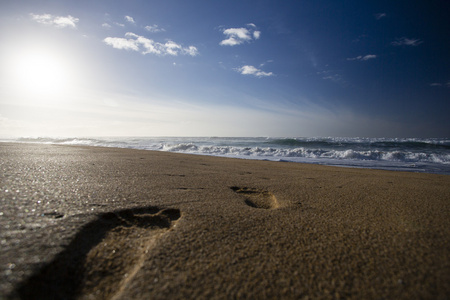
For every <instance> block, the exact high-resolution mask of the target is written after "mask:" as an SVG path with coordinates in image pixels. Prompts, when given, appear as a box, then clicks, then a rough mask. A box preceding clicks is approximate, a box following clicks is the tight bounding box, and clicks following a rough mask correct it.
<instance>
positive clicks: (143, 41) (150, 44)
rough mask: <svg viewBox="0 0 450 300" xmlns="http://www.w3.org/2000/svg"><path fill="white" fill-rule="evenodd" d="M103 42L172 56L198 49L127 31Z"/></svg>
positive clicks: (193, 53) (113, 45) (190, 52)
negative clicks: (157, 40) (121, 36)
mask: <svg viewBox="0 0 450 300" xmlns="http://www.w3.org/2000/svg"><path fill="white" fill-rule="evenodd" d="M103 42H104V43H105V44H107V45H109V46H112V47H113V48H116V49H121V50H133V51H137V52H141V53H142V54H156V55H173V56H177V55H178V54H182V55H190V56H196V55H198V50H197V48H196V47H194V46H188V47H183V46H181V45H179V44H177V43H175V42H174V41H170V40H169V41H167V42H165V43H159V42H155V41H154V40H151V39H148V38H146V37H144V36H140V35H137V34H135V33H132V32H127V33H126V34H125V38H118V37H107V38H105V39H104V40H103Z"/></svg>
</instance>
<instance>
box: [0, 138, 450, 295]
mask: <svg viewBox="0 0 450 300" xmlns="http://www.w3.org/2000/svg"><path fill="white" fill-rule="evenodd" d="M0 157H1V160H0V168H1V175H0V176H1V183H0V195H1V197H0V199H1V201H2V205H1V211H0V228H1V229H0V230H1V235H0V238H1V250H0V251H1V253H0V257H1V258H0V263H1V264H0V267H1V269H0V271H1V277H0V278H1V279H0V280H1V285H0V298H6V299H8V298H10V299H168V298H170V299H249V298H250V299H380V298H384V299H448V298H449V295H450V176H449V175H438V174H427V173H413V172H394V171H385V170H369V169H361V168H344V167H330V166H321V165H313V164H301V163H292V162H273V161H257V160H243V159H233V158H223V157H211V156H203V155H189V154H179V153H169V152H158V151H148V150H132V149H118V148H103V147H82V146H63V145H42V144H19V143H0Z"/></svg>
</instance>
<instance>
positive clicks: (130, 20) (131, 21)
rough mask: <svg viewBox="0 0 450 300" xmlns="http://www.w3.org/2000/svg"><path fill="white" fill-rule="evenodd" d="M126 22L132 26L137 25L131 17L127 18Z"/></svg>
mask: <svg viewBox="0 0 450 300" xmlns="http://www.w3.org/2000/svg"><path fill="white" fill-rule="evenodd" d="M125 21H127V22H128V23H131V24H136V22H135V21H134V19H133V17H130V16H125Z"/></svg>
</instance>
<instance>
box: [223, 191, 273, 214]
mask: <svg viewBox="0 0 450 300" xmlns="http://www.w3.org/2000/svg"><path fill="white" fill-rule="evenodd" d="M231 189H232V190H233V191H234V192H236V193H238V194H242V195H243V196H244V197H245V204H247V205H248V206H251V207H254V208H263V209H274V208H278V207H279V204H278V200H277V198H276V197H275V196H274V195H273V194H272V193H271V192H268V191H264V190H259V189H253V188H248V187H238V186H232V187H231Z"/></svg>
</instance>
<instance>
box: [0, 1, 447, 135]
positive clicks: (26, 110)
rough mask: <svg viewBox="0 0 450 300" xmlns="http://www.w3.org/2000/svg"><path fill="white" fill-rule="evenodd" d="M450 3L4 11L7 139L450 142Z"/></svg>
mask: <svg viewBox="0 0 450 300" xmlns="http://www.w3.org/2000/svg"><path fill="white" fill-rule="evenodd" d="M449 13H450V2H449V1H445V0H431V1H401V0H399V1H384V0H377V1H359V0H342V1H339V0H316V1H312V0H298V1H293V0H285V1H265V0H260V1H250V0H240V1H234V0H231V1H216V0H210V1H207V0H192V1H186V0H160V1H158V0H147V1H144V0H126V1H121V0H118V1H109V0H96V1H87V0H78V1H67V0H59V1H47V0H41V1H33V0H24V1H17V0H1V2H0V45H1V47H0V68H1V69H0V136H2V137H17V136H35V137H42V136H46V137H61V136H63V137H88V136H271V137H310V136H323V137H325V136H339V137H450V117H449V116H450V21H449V19H448V14H449Z"/></svg>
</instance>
